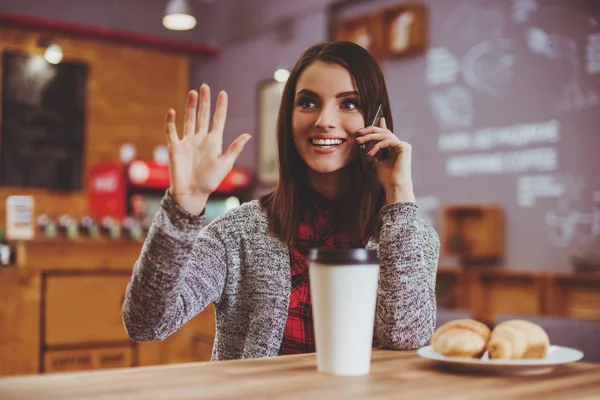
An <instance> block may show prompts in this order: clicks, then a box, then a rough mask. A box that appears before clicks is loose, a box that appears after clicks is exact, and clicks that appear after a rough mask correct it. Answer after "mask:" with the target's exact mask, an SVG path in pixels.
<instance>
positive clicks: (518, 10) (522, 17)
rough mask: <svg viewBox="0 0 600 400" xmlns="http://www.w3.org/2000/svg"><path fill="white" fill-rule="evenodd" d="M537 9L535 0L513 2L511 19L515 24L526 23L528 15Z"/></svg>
mask: <svg viewBox="0 0 600 400" xmlns="http://www.w3.org/2000/svg"><path fill="white" fill-rule="evenodd" d="M539 7H540V6H539V4H538V2H537V0H514V1H513V4H512V14H511V19H512V21H513V22H514V23H515V24H521V23H523V22H526V21H527V20H528V19H529V15H530V14H531V13H532V12H534V11H535V10H537V9H538V8H539Z"/></svg>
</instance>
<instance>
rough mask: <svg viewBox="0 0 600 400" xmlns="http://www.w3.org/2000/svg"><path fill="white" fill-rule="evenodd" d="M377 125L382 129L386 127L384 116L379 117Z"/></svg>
mask: <svg viewBox="0 0 600 400" xmlns="http://www.w3.org/2000/svg"><path fill="white" fill-rule="evenodd" d="M379 127H380V128H382V129H387V124H386V122H385V117H381V120H380V121H379Z"/></svg>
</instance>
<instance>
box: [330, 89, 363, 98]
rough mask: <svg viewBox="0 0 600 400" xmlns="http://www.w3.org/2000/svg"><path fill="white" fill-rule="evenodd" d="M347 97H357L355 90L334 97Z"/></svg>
mask: <svg viewBox="0 0 600 400" xmlns="http://www.w3.org/2000/svg"><path fill="white" fill-rule="evenodd" d="M349 96H358V92H357V91H356V90H351V91H349V92H342V93H338V94H336V95H335V97H336V98H338V99H339V98H341V97H349Z"/></svg>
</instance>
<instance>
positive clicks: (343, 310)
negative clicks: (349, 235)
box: [308, 249, 379, 375]
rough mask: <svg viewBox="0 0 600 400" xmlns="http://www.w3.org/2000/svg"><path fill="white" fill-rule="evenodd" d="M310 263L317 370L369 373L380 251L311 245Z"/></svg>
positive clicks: (331, 372) (334, 372)
mask: <svg viewBox="0 0 600 400" xmlns="http://www.w3.org/2000/svg"><path fill="white" fill-rule="evenodd" d="M308 264H309V274H310V275H309V276H310V291H311V297H312V311H313V322H314V329H315V347H316V350H317V370H318V371H319V372H324V373H330V374H335V375H365V374H368V373H369V371H370V368H371V350H372V345H373V325H374V323H375V302H376V299H377V282H378V278H379V261H378V258H377V251H376V250H366V249H336V250H322V249H312V250H310V252H309V256H308Z"/></svg>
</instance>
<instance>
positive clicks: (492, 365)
mask: <svg viewBox="0 0 600 400" xmlns="http://www.w3.org/2000/svg"><path fill="white" fill-rule="evenodd" d="M417 354H418V355H420V356H421V357H423V358H426V359H429V360H433V361H435V362H437V363H439V364H441V365H443V366H444V367H447V368H450V369H453V370H456V371H461V372H471V373H473V372H474V373H494V374H506V375H534V374H545V373H547V372H550V371H552V370H553V369H554V368H556V367H557V366H558V365H561V364H567V363H572V362H575V361H579V360H581V359H582V358H583V352H581V351H579V350H575V349H571V348H568V347H562V346H550V348H549V349H548V355H547V356H546V358H543V359H527V360H490V359H489V358H488V355H487V352H486V353H485V354H484V355H483V357H482V358H462V357H446V356H443V355H442V354H440V353H438V352H436V351H433V348H432V347H431V346H425V347H421V348H420V349H419V350H417Z"/></svg>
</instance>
